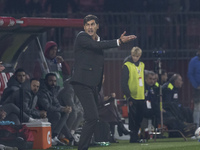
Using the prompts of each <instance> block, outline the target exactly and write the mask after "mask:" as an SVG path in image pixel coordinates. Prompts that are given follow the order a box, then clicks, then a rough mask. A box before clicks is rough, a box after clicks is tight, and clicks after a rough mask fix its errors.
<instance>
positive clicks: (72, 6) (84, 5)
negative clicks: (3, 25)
mask: <svg viewBox="0 0 200 150" xmlns="http://www.w3.org/2000/svg"><path fill="white" fill-rule="evenodd" d="M111 6H112V7H111ZM199 6H200V1H198V0H162V1H161V0H126V1H122V0H118V1H116V0H87V1H86V0H59V1H57V0H0V12H1V13H6V14H14V13H24V14H26V16H37V15H38V14H45V15H47V16H48V14H51V13H67V14H70V13H76V12H171V11H174V12H188V11H192V12H194V11H199V9H198V8H199Z"/></svg>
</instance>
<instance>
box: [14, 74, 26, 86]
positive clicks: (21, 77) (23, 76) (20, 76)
mask: <svg viewBox="0 0 200 150" xmlns="http://www.w3.org/2000/svg"><path fill="white" fill-rule="evenodd" d="M16 80H17V81H18V82H19V83H24V82H25V80H26V73H25V72H18V73H17V75H16Z"/></svg>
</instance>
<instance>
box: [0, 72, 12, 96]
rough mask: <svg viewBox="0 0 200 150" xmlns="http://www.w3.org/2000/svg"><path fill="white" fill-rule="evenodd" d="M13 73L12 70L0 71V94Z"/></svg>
mask: <svg viewBox="0 0 200 150" xmlns="http://www.w3.org/2000/svg"><path fill="white" fill-rule="evenodd" d="M12 75H13V73H12V72H8V73H5V72H1V73H0V95H2V94H3V90H4V89H5V88H6V87H7V82H8V80H9V79H10V77H11V76H12Z"/></svg>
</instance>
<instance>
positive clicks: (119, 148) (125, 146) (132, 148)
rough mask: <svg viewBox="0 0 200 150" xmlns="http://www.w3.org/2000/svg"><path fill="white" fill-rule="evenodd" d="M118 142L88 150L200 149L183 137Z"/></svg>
mask: <svg viewBox="0 0 200 150" xmlns="http://www.w3.org/2000/svg"><path fill="white" fill-rule="evenodd" d="M118 141H119V143H111V144H110V145H109V146H90V148H89V150H200V142H198V140H191V139H190V138H188V139H187V141H185V140H184V139H183V138H165V139H156V141H155V140H154V139H152V140H149V141H148V142H146V143H129V141H128V140H118ZM56 149H62V150H65V149H66V150H67V149H77V146H73V147H67V146H60V147H58V146H56V147H53V148H49V149H48V150H56Z"/></svg>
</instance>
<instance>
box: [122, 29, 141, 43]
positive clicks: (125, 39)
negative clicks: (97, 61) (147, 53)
mask: <svg viewBox="0 0 200 150" xmlns="http://www.w3.org/2000/svg"><path fill="white" fill-rule="evenodd" d="M125 34H126V31H124V33H122V35H121V36H120V38H119V44H120V45H121V44H123V43H127V42H129V41H131V40H135V39H136V38H137V36H135V35H127V36H125Z"/></svg>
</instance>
